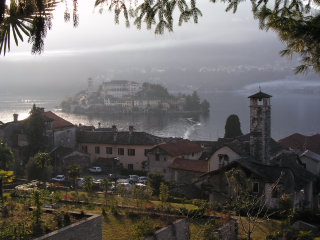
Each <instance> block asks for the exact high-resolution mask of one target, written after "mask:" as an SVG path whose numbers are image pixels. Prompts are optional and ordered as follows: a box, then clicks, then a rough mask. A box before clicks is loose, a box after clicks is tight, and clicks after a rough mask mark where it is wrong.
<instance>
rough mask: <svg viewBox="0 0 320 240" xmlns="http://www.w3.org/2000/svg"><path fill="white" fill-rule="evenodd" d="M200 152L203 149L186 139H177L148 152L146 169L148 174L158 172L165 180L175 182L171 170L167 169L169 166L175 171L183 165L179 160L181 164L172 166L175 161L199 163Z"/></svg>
mask: <svg viewBox="0 0 320 240" xmlns="http://www.w3.org/2000/svg"><path fill="white" fill-rule="evenodd" d="M202 152H203V148H202V147H201V146H200V145H199V144H197V143H195V142H192V141H189V140H186V139H178V140H174V141H171V142H168V143H163V144H159V145H157V146H155V147H153V148H152V149H151V150H150V151H149V152H148V168H149V171H150V172H159V173H161V174H163V176H164V178H165V179H166V180H175V175H174V171H173V168H169V166H171V167H173V166H175V168H174V169H175V170H176V169H177V168H176V167H177V166H181V167H182V166H183V165H182V162H181V161H180V160H177V161H178V162H179V163H181V164H174V162H175V160H176V159H188V160H190V161H201V160H199V159H200V157H201V155H202ZM186 162H187V161H185V163H186ZM176 163H177V162H176ZM202 163H203V162H202V161H201V163H200V164H202ZM186 164H187V163H186ZM190 166H191V165H190ZM193 166H195V165H193ZM181 170H186V169H181Z"/></svg>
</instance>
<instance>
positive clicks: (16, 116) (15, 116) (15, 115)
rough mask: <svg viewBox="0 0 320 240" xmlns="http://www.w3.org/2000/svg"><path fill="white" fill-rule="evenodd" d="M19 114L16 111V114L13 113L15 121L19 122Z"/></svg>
mask: <svg viewBox="0 0 320 240" xmlns="http://www.w3.org/2000/svg"><path fill="white" fill-rule="evenodd" d="M18 116H19V114H18V113H14V114H13V121H14V122H18Z"/></svg>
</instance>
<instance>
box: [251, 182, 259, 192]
mask: <svg viewBox="0 0 320 240" xmlns="http://www.w3.org/2000/svg"><path fill="white" fill-rule="evenodd" d="M252 192H253V193H259V183H258V182H253V183H252Z"/></svg>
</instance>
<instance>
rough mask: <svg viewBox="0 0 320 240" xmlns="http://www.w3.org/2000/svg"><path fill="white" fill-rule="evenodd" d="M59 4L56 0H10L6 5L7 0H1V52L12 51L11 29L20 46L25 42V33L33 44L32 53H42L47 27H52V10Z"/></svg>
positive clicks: (16, 42)
mask: <svg viewBox="0 0 320 240" xmlns="http://www.w3.org/2000/svg"><path fill="white" fill-rule="evenodd" d="M56 5H57V2H56V0H46V1H35V0H31V1H13V0H11V1H10V7H9V8H8V7H6V4H5V0H0V24H1V25H0V54H1V53H2V51H3V54H4V55H5V54H6V52H7V51H8V52H9V51H10V36H11V31H12V35H13V38H14V41H15V44H16V45H17V46H18V44H19V40H20V41H22V42H23V40H24V39H23V35H26V36H27V37H28V41H29V42H31V43H32V44H33V46H32V53H41V51H42V50H43V39H44V38H45V36H46V33H47V29H49V28H50V27H51V18H52V11H53V10H54V8H55V6H56Z"/></svg>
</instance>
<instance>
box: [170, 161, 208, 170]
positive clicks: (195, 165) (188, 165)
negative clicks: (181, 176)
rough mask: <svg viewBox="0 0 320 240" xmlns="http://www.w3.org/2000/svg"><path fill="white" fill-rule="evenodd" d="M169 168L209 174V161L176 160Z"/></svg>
mask: <svg viewBox="0 0 320 240" xmlns="http://www.w3.org/2000/svg"><path fill="white" fill-rule="evenodd" d="M169 168H173V169H179V170H185V171H192V172H201V173H206V172H208V161H204V160H190V159H183V158H176V159H174V160H173V162H172V163H171V164H170V165H169Z"/></svg>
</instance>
